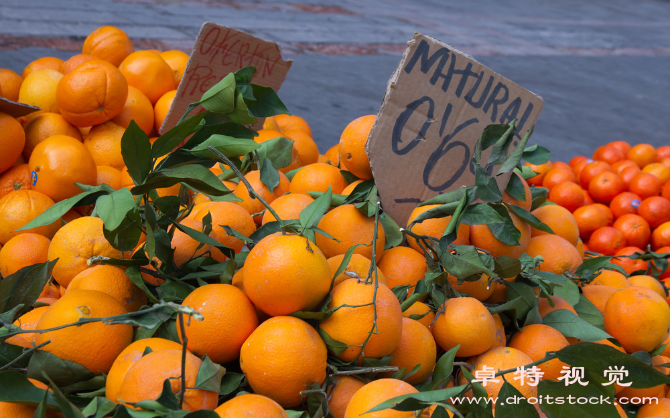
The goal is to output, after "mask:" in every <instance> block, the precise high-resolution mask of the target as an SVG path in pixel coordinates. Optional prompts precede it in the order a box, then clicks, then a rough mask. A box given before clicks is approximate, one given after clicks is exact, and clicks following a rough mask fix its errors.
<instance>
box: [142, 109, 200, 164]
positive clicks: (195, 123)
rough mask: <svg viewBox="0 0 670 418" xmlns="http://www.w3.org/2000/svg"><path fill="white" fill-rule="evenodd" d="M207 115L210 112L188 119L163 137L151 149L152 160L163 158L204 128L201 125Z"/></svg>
mask: <svg viewBox="0 0 670 418" xmlns="http://www.w3.org/2000/svg"><path fill="white" fill-rule="evenodd" d="M207 115H208V112H202V113H198V114H197V115H193V116H190V117H187V118H185V119H184V120H183V121H181V122H179V123H178V124H177V126H175V127H174V128H172V129H170V130H169V131H167V132H165V133H164V134H163V135H161V136H160V138H158V139H157V140H156V142H154V144H153V145H152V147H151V158H159V157H162V156H163V155H165V154H167V153H169V152H170V151H172V150H173V149H175V148H176V147H177V145H179V143H180V142H181V141H183V140H184V139H186V138H187V137H188V136H189V135H191V134H192V133H194V132H196V131H197V130H198V129H200V128H201V127H202V125H201V124H200V123H201V122H202V120H203V119H204V118H205V116H207Z"/></svg>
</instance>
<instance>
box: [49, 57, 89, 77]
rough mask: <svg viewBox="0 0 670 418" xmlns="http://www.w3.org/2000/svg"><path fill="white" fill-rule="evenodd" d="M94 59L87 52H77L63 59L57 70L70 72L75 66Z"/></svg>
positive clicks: (64, 72)
mask: <svg viewBox="0 0 670 418" xmlns="http://www.w3.org/2000/svg"><path fill="white" fill-rule="evenodd" d="M94 59H96V57H94V56H93V55H89V54H77V55H73V56H71V57H70V58H69V59H67V60H65V61H63V63H62V64H61V65H60V67H58V71H59V72H61V73H63V75H65V74H67V73H71V72H72V71H73V70H74V69H75V68H77V67H79V66H80V65H81V64H83V63H85V62H87V61H91V60H94Z"/></svg>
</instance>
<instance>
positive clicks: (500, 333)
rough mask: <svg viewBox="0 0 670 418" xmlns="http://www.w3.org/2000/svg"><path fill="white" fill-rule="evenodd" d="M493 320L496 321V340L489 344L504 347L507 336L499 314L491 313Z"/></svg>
mask: <svg viewBox="0 0 670 418" xmlns="http://www.w3.org/2000/svg"><path fill="white" fill-rule="evenodd" d="M493 321H495V323H496V340H495V342H494V343H493V345H492V346H491V348H494V347H505V346H507V336H506V335H505V325H503V323H502V319H501V318H500V314H494V315H493Z"/></svg>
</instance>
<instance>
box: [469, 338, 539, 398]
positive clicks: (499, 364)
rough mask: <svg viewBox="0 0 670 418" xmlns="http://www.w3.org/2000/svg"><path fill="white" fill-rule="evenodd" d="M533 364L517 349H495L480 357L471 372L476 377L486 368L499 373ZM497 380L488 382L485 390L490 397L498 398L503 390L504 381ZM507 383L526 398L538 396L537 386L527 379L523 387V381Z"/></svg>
mask: <svg viewBox="0 0 670 418" xmlns="http://www.w3.org/2000/svg"><path fill="white" fill-rule="evenodd" d="M532 362H533V359H531V358H530V357H529V356H528V355H527V354H525V353H523V352H522V351H520V350H517V349H516V348H512V347H495V348H492V349H490V350H488V351H487V352H485V353H484V354H482V355H480V356H479V357H478V358H477V361H476V362H475V368H474V369H472V370H470V372H471V373H472V374H473V376H474V374H475V373H476V372H478V371H483V370H484V367H485V366H486V367H487V370H491V369H493V372H494V373H497V372H499V371H502V370H508V369H515V368H518V367H521V366H525V365H528V364H530V363H532ZM545 364H546V363H545ZM496 379H497V380H498V381H497V382H495V381H488V382H487V383H486V387H485V388H484V389H485V390H486V393H487V394H488V395H489V396H490V397H497V396H498V393H499V392H500V389H501V388H502V385H503V379H502V378H496ZM507 382H508V383H509V384H511V385H512V386H514V387H515V388H516V389H517V390H518V391H519V392H521V394H522V395H523V396H525V397H526V398H528V397H535V396H537V386H531V385H530V384H529V381H528V379H525V381H524V384H523V385H522V384H521V380H514V379H512V378H509V379H507Z"/></svg>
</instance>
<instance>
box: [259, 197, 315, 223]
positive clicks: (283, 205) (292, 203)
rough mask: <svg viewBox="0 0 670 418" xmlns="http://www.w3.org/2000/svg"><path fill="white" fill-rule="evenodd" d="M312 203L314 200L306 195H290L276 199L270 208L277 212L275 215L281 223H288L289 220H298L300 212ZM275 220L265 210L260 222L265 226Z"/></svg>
mask: <svg viewBox="0 0 670 418" xmlns="http://www.w3.org/2000/svg"><path fill="white" fill-rule="evenodd" d="M313 201H314V199H312V198H311V197H309V196H308V195H304V194H300V193H290V194H285V195H284V196H280V197H278V198H276V199H275V200H274V201H273V202H272V203H270V207H271V208H272V209H274V211H275V212H277V215H279V218H280V219H281V220H282V221H289V220H291V219H298V218H299V217H300V212H302V210H303V209H305V208H306V207H307V206H309V204H310V203H312V202H313ZM276 220H277V219H275V216H274V215H273V214H272V212H270V211H269V210H266V211H265V213H264V214H263V218H262V221H261V222H262V223H263V224H266V223H268V222H272V221H276Z"/></svg>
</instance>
